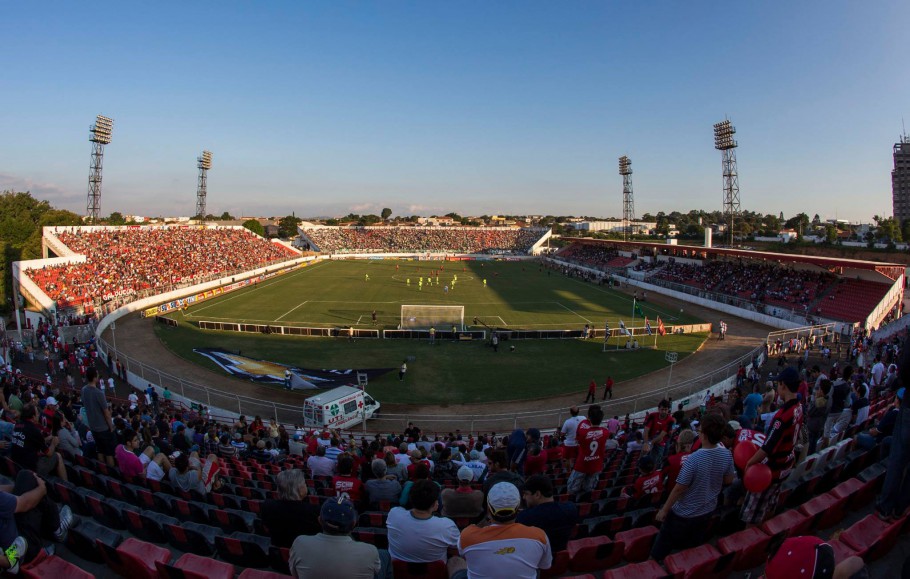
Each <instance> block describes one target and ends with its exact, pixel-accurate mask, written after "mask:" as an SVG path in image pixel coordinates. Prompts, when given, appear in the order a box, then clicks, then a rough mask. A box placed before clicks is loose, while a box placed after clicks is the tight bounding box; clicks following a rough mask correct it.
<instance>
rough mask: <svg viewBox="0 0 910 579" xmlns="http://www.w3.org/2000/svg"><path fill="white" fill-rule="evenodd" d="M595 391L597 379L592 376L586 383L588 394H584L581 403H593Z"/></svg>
mask: <svg viewBox="0 0 910 579" xmlns="http://www.w3.org/2000/svg"><path fill="white" fill-rule="evenodd" d="M595 392H597V381H596V380H594V378H591V382H590V383H589V384H588V395H587V396H585V401H584V402H583V404H587V403H588V402H591V403H593V402H594V394H595Z"/></svg>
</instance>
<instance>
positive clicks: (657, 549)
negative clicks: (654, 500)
mask: <svg viewBox="0 0 910 579" xmlns="http://www.w3.org/2000/svg"><path fill="white" fill-rule="evenodd" d="M699 426H700V432H699V435H698V437H699V440H700V441H701V448H699V449H698V450H696V451H695V452H693V453H692V454H690V455H689V456H688V457H687V459H686V460H685V461H684V462H683V463H682V466H681V467H680V470H679V475H678V476H677V477H676V481H675V486H674V487H673V490H672V491H671V492H670V496H669V497H668V498H667V501H666V502H665V503H664V505H663V507H661V509H660V511H658V513H657V517H656V518H657V520H658V521H661V522H662V523H663V524H662V525H661V528H660V534H659V535H658V536H657V540H656V541H655V542H654V546H653V547H652V549H651V557H653V558H654V559H657V560H658V561H660V560H663V558H664V557H666V556H667V555H668V554H669V553H670V551H671V550H673V549H675V548H683V547H686V546H694V545H697V544H700V543H702V542H703V541H702V540H703V538H704V530H705V528H706V527H707V522H708V520H709V519H710V518H711V516H712V515H713V514H714V511H715V510H717V503H718V497H719V496H720V493H721V490H722V488H723V485H728V484H731V483H732V482H733V476H734V474H735V471H734V470H733V456H732V455H731V454H730V451H729V450H727V449H726V448H724V447H723V446H721V445H720V444H719V443H720V441H721V437H722V436H723V430H724V427H725V426H727V425H726V424H725V423H724V419H723V417H722V416H721V415H720V414H706V415H705V417H704V418H703V419H702V421H701V424H700V425H699Z"/></svg>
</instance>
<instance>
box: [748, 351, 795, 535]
mask: <svg viewBox="0 0 910 579" xmlns="http://www.w3.org/2000/svg"><path fill="white" fill-rule="evenodd" d="M777 380H778V382H777V395H778V396H779V397H780V398H781V399H782V400H783V404H782V405H781V406H780V408H778V410H777V412H776V413H775V414H774V417H773V418H772V419H771V427H770V429H769V430H768V432H767V437H766V438H765V443H764V444H763V445H762V447H761V448H760V449H758V451H756V453H755V454H754V455H752V458H750V459H749V462H747V463H746V467H745V468H744V469H743V470H748V469H749V467H750V466H752V465H753V464H758V463H766V464H767V465H768V467H769V468H770V469H771V476H772V478H771V485H770V486H768V488H767V489H765V490H764V491H762V492H760V493H751V492H750V493H747V494H746V500H745V502H744V503H743V508H742V513H741V516H742V520H743V522H745V523H746V524H753V525H758V524H761V523H762V522H763V521H764V520H765V519H766V518H767V516H768V515H769V514H771V513H773V512H774V511H775V510H776V508H777V499H778V497H779V495H780V487H781V484H783V481H784V480H786V478H787V477H788V476H789V475H790V471H791V470H792V468H793V463H794V462H795V461H796V455H795V453H794V450H795V448H796V444H797V442H798V441H799V431H800V428H802V427H803V407H802V405H801V404H800V403H799V400H798V399H797V397H796V392H797V390H799V382H800V378H799V373H798V372H797V371H796V368H793V367H792V366H788V367H787V368H785V369H784V371H783V372H781V373H780V374H778V376H777Z"/></svg>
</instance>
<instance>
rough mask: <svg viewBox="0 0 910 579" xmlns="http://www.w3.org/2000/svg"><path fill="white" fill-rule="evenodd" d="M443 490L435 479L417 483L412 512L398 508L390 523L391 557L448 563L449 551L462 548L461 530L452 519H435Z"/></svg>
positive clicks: (413, 488)
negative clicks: (459, 531) (440, 490)
mask: <svg viewBox="0 0 910 579" xmlns="http://www.w3.org/2000/svg"><path fill="white" fill-rule="evenodd" d="M438 500H439V487H438V486H437V485H436V483H434V482H433V481H431V480H426V479H424V480H419V481H417V482H416V483H414V486H413V487H412V488H411V494H410V502H411V508H410V509H403V508H402V507H394V508H393V509H392V510H391V511H390V512H389V516H388V519H387V520H386V527H387V528H388V535H389V556H390V557H391V558H392V559H397V560H399V561H408V562H411V563H431V562H433V561H445V560H446V559H447V557H448V549H449V548H450V547H457V546H458V536H459V533H458V527H457V526H456V525H455V522H454V521H453V520H452V519H449V518H447V517H434V516H433V513H434V512H435V511H436V505H437V502H438Z"/></svg>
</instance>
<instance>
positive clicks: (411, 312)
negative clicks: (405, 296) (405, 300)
mask: <svg viewBox="0 0 910 579" xmlns="http://www.w3.org/2000/svg"><path fill="white" fill-rule="evenodd" d="M452 326H456V327H457V330H458V331H462V330H464V306H427V305H413V306H407V305H403V306H401V329H402V330H426V329H429V328H431V327H435V328H436V329H437V330H440V331H442V330H451V329H452Z"/></svg>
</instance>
